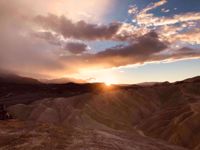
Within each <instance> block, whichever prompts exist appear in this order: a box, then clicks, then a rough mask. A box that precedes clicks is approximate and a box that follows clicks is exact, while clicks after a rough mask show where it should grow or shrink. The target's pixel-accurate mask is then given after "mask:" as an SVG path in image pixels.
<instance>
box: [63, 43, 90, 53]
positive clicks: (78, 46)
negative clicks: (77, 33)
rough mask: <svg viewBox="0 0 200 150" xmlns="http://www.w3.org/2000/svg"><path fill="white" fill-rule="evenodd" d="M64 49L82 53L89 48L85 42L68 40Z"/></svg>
mask: <svg viewBox="0 0 200 150" xmlns="http://www.w3.org/2000/svg"><path fill="white" fill-rule="evenodd" d="M64 49H65V50H67V51H69V52H71V53H72V54H82V53H83V52H86V51H87V50H88V49H89V48H88V46H87V45H86V44H84V43H78V42H76V43H75V42H68V43H66V45H65V47H64Z"/></svg>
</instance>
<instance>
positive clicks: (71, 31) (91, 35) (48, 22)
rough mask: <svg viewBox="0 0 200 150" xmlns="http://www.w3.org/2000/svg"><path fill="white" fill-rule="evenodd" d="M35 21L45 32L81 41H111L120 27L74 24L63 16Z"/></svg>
mask: <svg viewBox="0 0 200 150" xmlns="http://www.w3.org/2000/svg"><path fill="white" fill-rule="evenodd" d="M35 21H36V22H37V23H38V24H39V25H41V26H42V27H43V28H44V29H45V30H52V31H54V32H56V33H58V34H61V35H62V36H63V37H64V38H74V39H81V40H111V39H112V38H113V36H114V35H115V34H116V33H117V31H118V30H119V28H120V26H121V23H111V24H109V25H98V24H90V23H86V22H85V21H79V22H76V23H74V22H72V21H71V20H69V19H68V18H66V17H65V16H61V17H58V16H56V15H52V14H49V15H48V16H41V15H40V16H37V17H36V19H35Z"/></svg>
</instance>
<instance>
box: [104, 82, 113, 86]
mask: <svg viewBox="0 0 200 150" xmlns="http://www.w3.org/2000/svg"><path fill="white" fill-rule="evenodd" d="M104 83H105V85H106V86H111V85H112V83H110V82H104Z"/></svg>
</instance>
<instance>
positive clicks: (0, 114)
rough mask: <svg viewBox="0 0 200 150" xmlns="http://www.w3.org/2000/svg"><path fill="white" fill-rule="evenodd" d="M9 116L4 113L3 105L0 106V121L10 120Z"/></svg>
mask: <svg viewBox="0 0 200 150" xmlns="http://www.w3.org/2000/svg"><path fill="white" fill-rule="evenodd" d="M11 118H12V117H11V115H10V114H9V113H8V112H7V111H6V107H5V105H3V104H1V105H0V120H6V119H11Z"/></svg>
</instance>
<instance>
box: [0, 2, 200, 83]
mask: <svg viewBox="0 0 200 150" xmlns="http://www.w3.org/2000/svg"><path fill="white" fill-rule="evenodd" d="M0 33H1V34H0V68H1V69H5V70H11V71H14V72H16V73H18V74H20V75H23V76H29V77H33V78H37V79H54V78H72V79H73V78H75V79H81V80H84V81H86V82H107V83H108V82H109V83H120V84H121V83H124V84H131V83H139V82H150V81H166V80H168V81H177V80H182V79H185V78H188V77H193V76H197V75H200V0H0Z"/></svg>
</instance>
